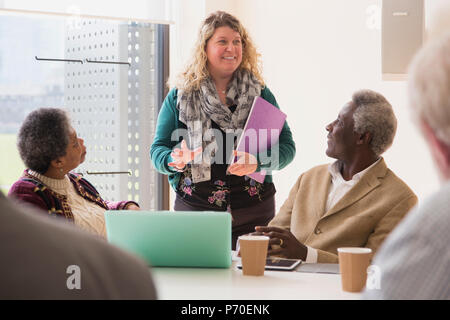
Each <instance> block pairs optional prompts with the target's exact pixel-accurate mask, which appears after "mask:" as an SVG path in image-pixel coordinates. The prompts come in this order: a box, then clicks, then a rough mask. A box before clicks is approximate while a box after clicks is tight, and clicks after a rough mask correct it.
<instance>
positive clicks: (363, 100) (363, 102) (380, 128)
mask: <svg viewBox="0 0 450 320" xmlns="http://www.w3.org/2000/svg"><path fill="white" fill-rule="evenodd" d="M352 101H353V103H354V104H355V106H356V109H355V112H354V113H353V121H354V123H355V124H354V130H355V132H357V133H359V134H363V133H366V132H369V133H371V134H372V140H371V141H370V144H369V146H370V148H371V149H372V151H373V152H374V153H375V154H376V155H377V156H379V155H381V154H382V153H383V152H385V151H386V150H387V149H388V148H389V147H390V146H391V145H392V142H393V141H394V137H395V132H396V131H397V118H396V117H395V114H394V111H393V110H392V106H391V104H390V103H389V102H388V101H387V100H386V98H385V97H384V96H383V95H381V94H380V93H378V92H375V91H372V90H368V89H363V90H359V91H356V92H355V93H354V94H353V96H352Z"/></svg>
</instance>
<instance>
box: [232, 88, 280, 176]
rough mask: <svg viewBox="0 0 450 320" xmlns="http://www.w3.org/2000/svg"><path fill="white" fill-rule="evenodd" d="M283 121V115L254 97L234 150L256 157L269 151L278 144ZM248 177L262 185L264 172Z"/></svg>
mask: <svg viewBox="0 0 450 320" xmlns="http://www.w3.org/2000/svg"><path fill="white" fill-rule="evenodd" d="M285 121H286V114H285V113H283V112H281V110H280V109H278V108H277V107H275V106H274V105H272V104H271V103H269V102H267V101H266V100H264V99H263V98H261V97H255V100H254V101H253V105H252V108H251V109H250V113H249V115H248V118H247V122H246V124H245V126H244V130H243V132H242V134H241V136H240V138H239V142H238V144H237V148H236V150H238V151H244V152H248V153H250V154H253V155H255V156H256V155H257V154H259V153H262V152H264V151H266V150H267V149H270V148H271V146H272V145H275V144H276V143H277V142H278V139H279V137H280V133H281V130H282V129H283V125H284V122H285ZM248 177H250V178H252V179H254V180H256V181H258V182H259V183H263V182H264V178H265V177H266V171H265V170H261V171H260V172H254V173H252V174H249V175H248Z"/></svg>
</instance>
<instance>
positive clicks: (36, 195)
mask: <svg viewBox="0 0 450 320" xmlns="http://www.w3.org/2000/svg"><path fill="white" fill-rule="evenodd" d="M68 176H69V179H70V181H71V182H72V184H73V185H74V187H75V190H76V191H77V193H78V194H79V195H80V197H83V198H84V199H86V200H88V201H91V202H94V203H96V204H97V205H99V206H100V207H102V208H104V209H106V210H123V209H124V208H125V207H126V205H127V204H129V203H134V204H136V205H138V204H137V203H136V202H134V201H116V202H111V201H106V200H103V199H102V198H101V197H100V194H99V193H98V191H97V190H96V189H95V188H94V186H93V185H92V184H90V183H89V182H88V181H87V180H86V179H83V178H82V177H81V176H80V175H78V174H74V173H68ZM8 196H11V197H15V198H17V199H19V200H20V201H23V202H27V203H30V204H32V205H33V206H35V207H37V208H40V209H42V210H44V211H46V212H47V213H48V214H49V215H51V216H54V217H64V218H66V219H67V220H70V221H72V222H73V221H74V219H73V214H72V210H71V209H70V206H69V204H68V202H67V197H66V196H64V195H61V194H58V193H56V192H54V191H53V190H52V189H50V188H48V187H47V186H46V185H45V184H44V183H43V182H42V181H40V180H39V179H37V178H36V177H33V176H31V175H30V174H28V170H25V171H24V174H23V176H22V177H21V178H20V179H19V180H18V181H16V182H15V183H14V184H13V185H12V187H11V189H10V190H9V192H8Z"/></svg>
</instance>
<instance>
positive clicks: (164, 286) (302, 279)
mask: <svg viewBox="0 0 450 320" xmlns="http://www.w3.org/2000/svg"><path fill="white" fill-rule="evenodd" d="M237 262H238V258H233V264H232V266H231V268H229V269H214V268H168V267H164V268H162V267H159V268H156V267H154V268H152V275H153V279H154V281H155V285H156V289H157V292H158V298H159V299H161V300H302V299H308V300H311V299H324V300H336V299H337V300H344V299H345V300H348V299H359V298H360V296H361V295H360V294H359V293H348V292H344V291H342V289H341V278H340V275H339V274H323V273H302V272H296V271H267V270H266V271H265V273H264V276H261V277H254V276H244V275H242V271H241V270H240V269H238V268H237V267H236V265H237Z"/></svg>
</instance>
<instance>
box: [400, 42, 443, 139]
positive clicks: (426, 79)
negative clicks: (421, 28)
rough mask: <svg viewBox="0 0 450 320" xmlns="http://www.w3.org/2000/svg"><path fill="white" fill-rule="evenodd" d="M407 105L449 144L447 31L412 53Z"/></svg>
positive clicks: (437, 135)
mask: <svg viewBox="0 0 450 320" xmlns="http://www.w3.org/2000/svg"><path fill="white" fill-rule="evenodd" d="M408 100H409V101H408V104H409V105H410V107H411V108H412V110H413V114H414V116H415V117H416V120H419V121H420V120H423V121H425V122H426V123H427V124H428V125H429V126H430V128H431V129H432V130H433V132H434V133H435V135H436V137H437V138H439V139H440V140H441V141H442V142H444V143H445V144H447V145H448V146H450V33H447V34H446V35H444V36H442V37H439V38H436V39H434V40H433V41H432V42H429V43H427V44H425V46H424V47H423V48H422V49H421V50H420V51H419V52H418V53H417V54H416V56H415V57H414V59H413V61H412V62H411V65H410V68H409V78H408Z"/></svg>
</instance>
